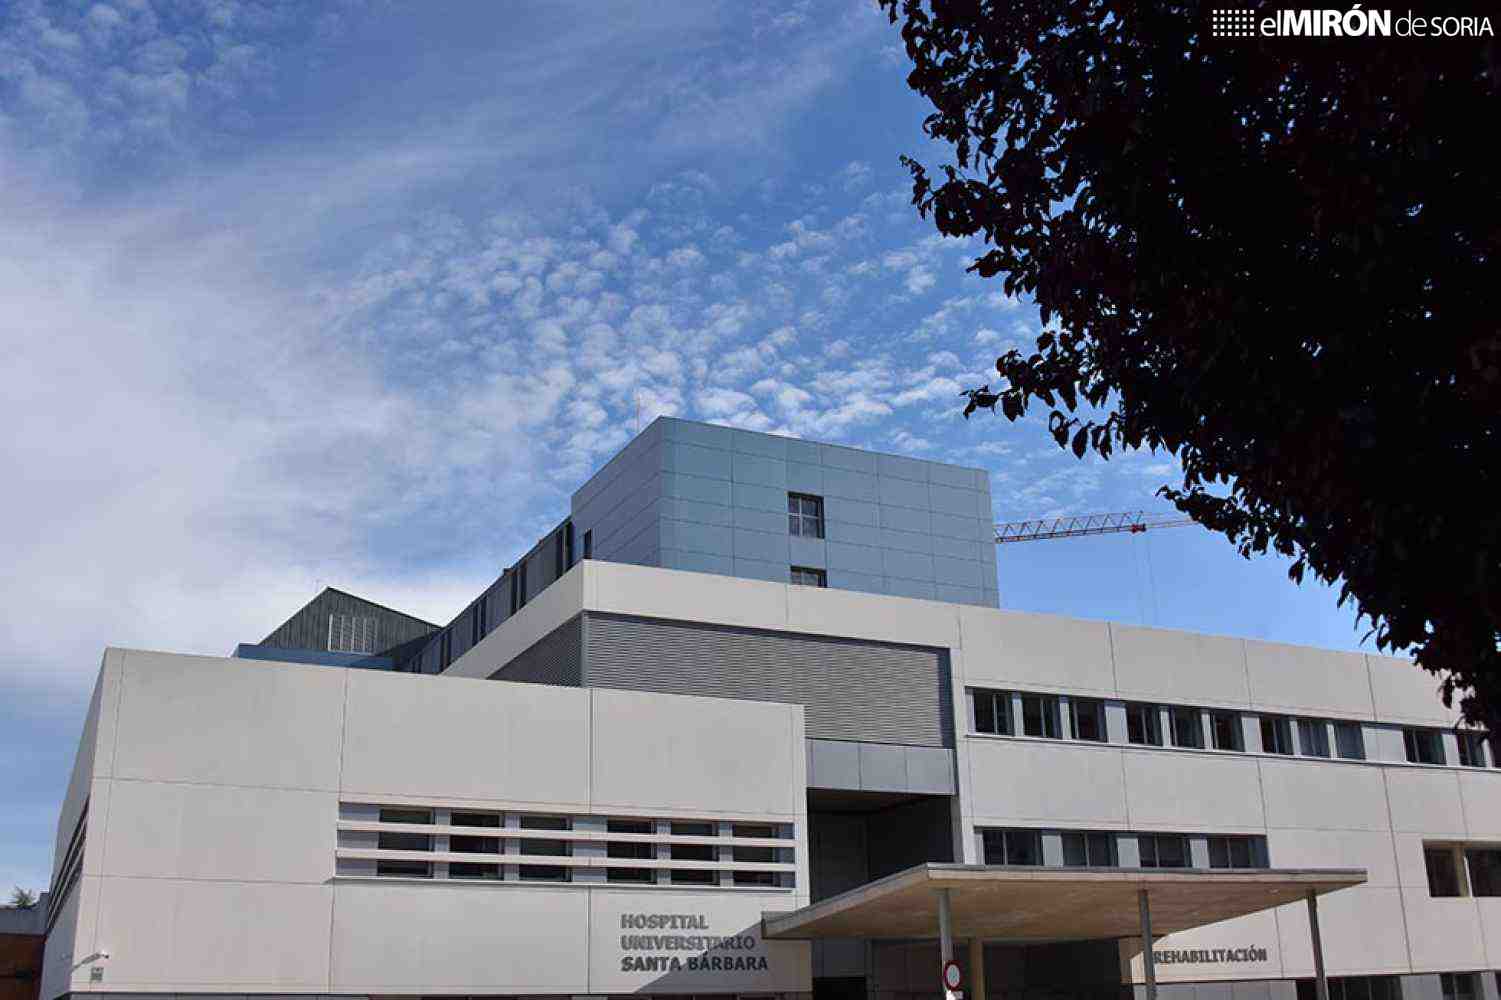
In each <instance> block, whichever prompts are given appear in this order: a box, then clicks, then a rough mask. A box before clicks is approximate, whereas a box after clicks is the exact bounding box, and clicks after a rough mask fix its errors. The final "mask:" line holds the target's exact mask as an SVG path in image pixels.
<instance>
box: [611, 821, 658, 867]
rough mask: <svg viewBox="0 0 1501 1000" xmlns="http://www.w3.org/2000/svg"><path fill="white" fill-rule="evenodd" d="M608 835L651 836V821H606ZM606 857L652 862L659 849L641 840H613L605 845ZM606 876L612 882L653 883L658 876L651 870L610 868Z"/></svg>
mask: <svg viewBox="0 0 1501 1000" xmlns="http://www.w3.org/2000/svg"><path fill="white" fill-rule="evenodd" d="M605 830H606V832H608V833H632V834H650V833H651V832H652V821H651V820H649V819H611V820H606V821H605ZM605 856H606V857H610V858H622V859H627V860H631V861H650V860H652V859H653V858H655V857H656V856H657V849H656V847H655V846H653V845H652V844H651V843H649V842H643V841H639V840H612V841H609V842H608V843H607V844H606V845H605ZM607 871H608V874H607V875H606V876H605V878H606V880H607V881H610V882H653V881H655V880H656V876H655V875H654V874H653V872H652V870H651V869H650V868H614V867H612V868H609V869H607Z"/></svg>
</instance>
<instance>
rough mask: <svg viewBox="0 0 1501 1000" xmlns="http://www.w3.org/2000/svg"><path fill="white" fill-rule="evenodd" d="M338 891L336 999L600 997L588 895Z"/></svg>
mask: <svg viewBox="0 0 1501 1000" xmlns="http://www.w3.org/2000/svg"><path fill="white" fill-rule="evenodd" d="M334 892H335V904H334V911H333V940H332V950H333V967H332V975H331V977H330V982H329V989H328V992H350V993H367V992H368V993H408V994H409V993H429V992H434V993H460V994H462V993H470V992H474V993H481V992H485V993H488V992H496V993H564V994H573V993H588V992H591V990H590V988H589V975H588V967H587V965H586V964H585V962H584V961H583V959H582V957H583V956H584V955H585V954H586V953H587V950H588V945H589V939H588V917H589V893H588V890H587V889H580V888H573V889H561V890H559V889H546V888H536V887H532V886H514V887H512V886H506V887H494V886H483V885H482V886H453V887H449V886H440V885H431V884H429V885H400V884H342V885H339V886H337V887H336V888H335V890H334ZM393 916H396V919H392V918H393Z"/></svg>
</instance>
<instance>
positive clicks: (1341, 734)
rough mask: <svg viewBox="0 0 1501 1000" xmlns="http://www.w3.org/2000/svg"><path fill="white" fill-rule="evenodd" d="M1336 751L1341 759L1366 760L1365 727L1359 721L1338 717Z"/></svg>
mask: <svg viewBox="0 0 1501 1000" xmlns="http://www.w3.org/2000/svg"><path fill="white" fill-rule="evenodd" d="M1346 751H1353V752H1350V753H1347V752H1346ZM1334 753H1335V755H1336V756H1337V757H1339V759H1340V760H1365V759H1366V757H1365V727H1364V726H1362V725H1361V724H1360V723H1358V722H1349V721H1346V720H1343V719H1336V720H1335V721H1334Z"/></svg>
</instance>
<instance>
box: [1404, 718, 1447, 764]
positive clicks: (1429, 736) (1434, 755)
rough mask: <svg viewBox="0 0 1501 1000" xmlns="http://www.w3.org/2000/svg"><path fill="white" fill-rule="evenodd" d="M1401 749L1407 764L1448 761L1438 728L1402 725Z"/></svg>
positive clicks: (1441, 733)
mask: <svg viewBox="0 0 1501 1000" xmlns="http://www.w3.org/2000/svg"><path fill="white" fill-rule="evenodd" d="M1402 749H1403V751H1404V753H1405V754H1406V757H1407V762H1408V763H1409V764H1439V765H1442V764H1447V763H1448V762H1449V760H1448V754H1447V753H1445V751H1444V734H1443V730H1440V729H1428V728H1426V727H1421V726H1404V727H1403V729H1402Z"/></svg>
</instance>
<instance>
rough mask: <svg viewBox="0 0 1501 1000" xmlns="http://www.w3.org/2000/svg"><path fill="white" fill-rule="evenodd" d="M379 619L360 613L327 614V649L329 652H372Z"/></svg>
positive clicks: (377, 637)
mask: <svg viewBox="0 0 1501 1000" xmlns="http://www.w3.org/2000/svg"><path fill="white" fill-rule="evenodd" d="M379 631H380V629H379V621H378V620H377V619H375V618H367V617H364V616H362V615H338V614H334V615H329V616H328V651H329V652H330V653H374V652H375V649H376V642H377V641H378V639H379V636H378V635H377V633H378V632H379Z"/></svg>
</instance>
